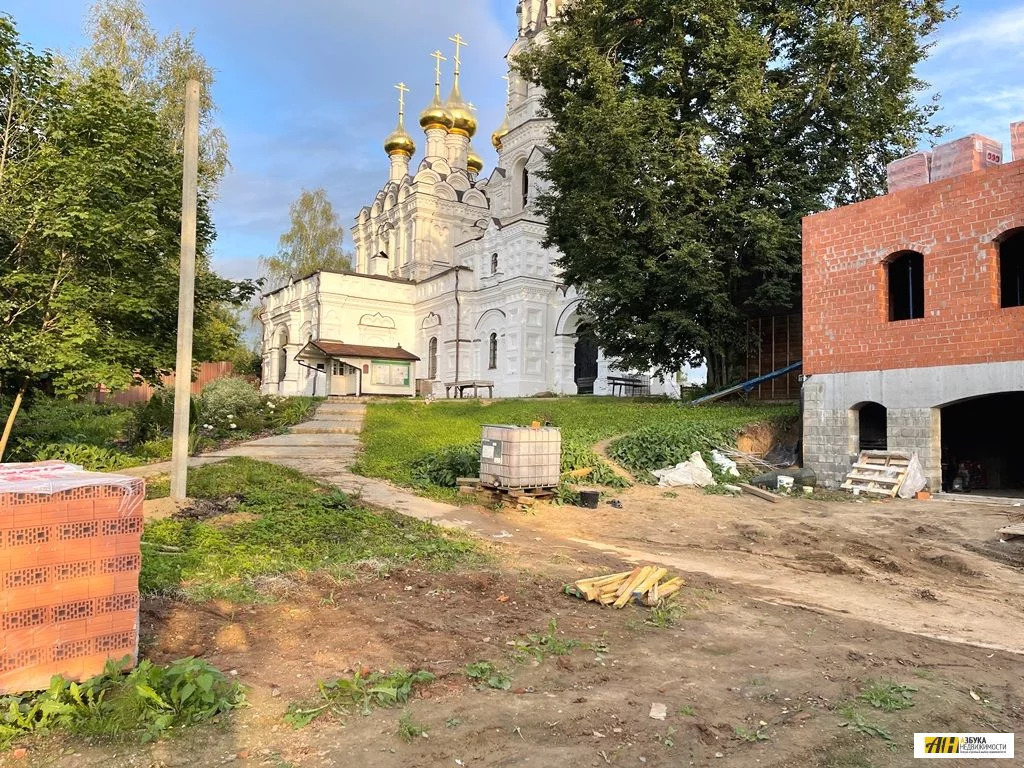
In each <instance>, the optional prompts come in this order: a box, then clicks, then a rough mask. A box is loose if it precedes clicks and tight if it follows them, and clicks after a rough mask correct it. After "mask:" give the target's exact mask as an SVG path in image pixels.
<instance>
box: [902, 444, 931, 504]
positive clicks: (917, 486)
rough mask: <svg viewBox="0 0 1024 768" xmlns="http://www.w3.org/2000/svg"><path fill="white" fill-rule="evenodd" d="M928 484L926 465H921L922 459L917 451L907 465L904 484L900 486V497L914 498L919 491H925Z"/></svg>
mask: <svg viewBox="0 0 1024 768" xmlns="http://www.w3.org/2000/svg"><path fill="white" fill-rule="evenodd" d="M926 485H928V478H926V477H925V476H924V467H922V466H921V461H920V459H918V458H917V454H916V453H915V454H914V455H913V456H911V457H910V463H909V464H908V465H907V476H906V477H905V478H904V479H903V485H901V486H900V490H899V497H900V498H901V499H912V498H914V496H916V495H917V493H918V491H923V490H924V489H925V486H926Z"/></svg>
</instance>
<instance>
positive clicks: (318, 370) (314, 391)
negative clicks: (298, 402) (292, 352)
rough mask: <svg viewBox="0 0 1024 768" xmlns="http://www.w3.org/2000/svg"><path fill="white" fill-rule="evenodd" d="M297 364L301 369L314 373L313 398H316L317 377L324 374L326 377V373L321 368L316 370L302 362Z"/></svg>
mask: <svg viewBox="0 0 1024 768" xmlns="http://www.w3.org/2000/svg"><path fill="white" fill-rule="evenodd" d="M295 362H297V363H298V364H299V366H300V367H302V368H309V370H311V371H312V372H313V397H316V377H317V375H318V374H320V373H324V375H325V376H326V373H325V372H324V371H321V370H320V369H319V368H314V367H313V366H312V365H306V364H305V363H304V362H302V361H301V360H296V361H295Z"/></svg>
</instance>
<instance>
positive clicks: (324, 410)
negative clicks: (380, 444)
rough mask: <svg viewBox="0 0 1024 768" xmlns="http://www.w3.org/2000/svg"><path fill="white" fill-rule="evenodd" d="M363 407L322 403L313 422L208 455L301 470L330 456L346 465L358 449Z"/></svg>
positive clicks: (356, 404) (330, 458) (364, 411)
mask: <svg viewBox="0 0 1024 768" xmlns="http://www.w3.org/2000/svg"><path fill="white" fill-rule="evenodd" d="M365 414H366V406H365V405H363V404H362V403H334V402H329V403H323V404H321V405H320V407H319V408H317V410H316V415H315V416H314V417H313V420H312V421H307V422H304V423H302V424H297V425H296V426H294V427H292V428H291V429H290V430H289V431H288V432H287V433H286V434H283V435H274V436H273V437H265V438H263V439H262V440H253V441H252V442H249V443H245V444H243V445H239V446H235V447H234V448H227V449H225V450H223V451H217V452H216V453H213V454H210V455H211V456H215V457H222V458H226V457H229V456H248V457H250V458H253V459H263V460H265V461H274V462H277V463H279V464H287V465H289V466H294V467H295V468H296V469H303V467H304V466H306V465H307V464H308V463H309V461H310V460H311V459H329V460H330V461H331V462H332V463H333V464H336V465H341V466H346V467H347V466H348V465H349V464H350V463H351V462H352V460H354V458H355V455H356V453H358V451H359V445H360V443H359V437H358V435H359V432H360V431H361V430H362V428H363V417H364V415H365Z"/></svg>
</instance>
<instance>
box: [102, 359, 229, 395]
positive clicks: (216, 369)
mask: <svg viewBox="0 0 1024 768" xmlns="http://www.w3.org/2000/svg"><path fill="white" fill-rule="evenodd" d="M234 370H235V369H234V366H233V365H232V364H231V363H227V362H225V363H200V364H199V368H198V371H197V372H196V377H195V378H194V379H193V380H192V394H193V395H198V394H199V393H200V392H202V391H203V387H205V386H206V385H207V384H209V383H210V382H211V381H215V380H217V379H223V378H226V377H228V376H231V375H232V374H233V373H234ZM163 382H164V387H165V388H166V390H167V391H169V392H173V391H174V374H173V373H172V374H169V375H167V376H164V379H163ZM156 391H157V390H156V387H154V386H152V385H151V384H148V383H146V382H140V383H139V384H136V385H135V386H133V387H129V388H128V389H123V390H121V391H120V392H111V391H110V390H109V389H107V388H106V387H105V386H104V385H102V384H98V385H97V386H96V394H95V400H96V402H97V403H106V404H108V405H135V404H137V403H148V402H149V401H150V399H152V397H153V394H154V393H155V392H156Z"/></svg>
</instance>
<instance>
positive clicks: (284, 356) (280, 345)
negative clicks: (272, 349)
mask: <svg viewBox="0 0 1024 768" xmlns="http://www.w3.org/2000/svg"><path fill="white" fill-rule="evenodd" d="M287 375H288V330H287V329H286V328H282V329H281V332H280V333H279V334H278V336H277V381H278V382H279V383H280V382H282V381H284V379H285V376H287Z"/></svg>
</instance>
